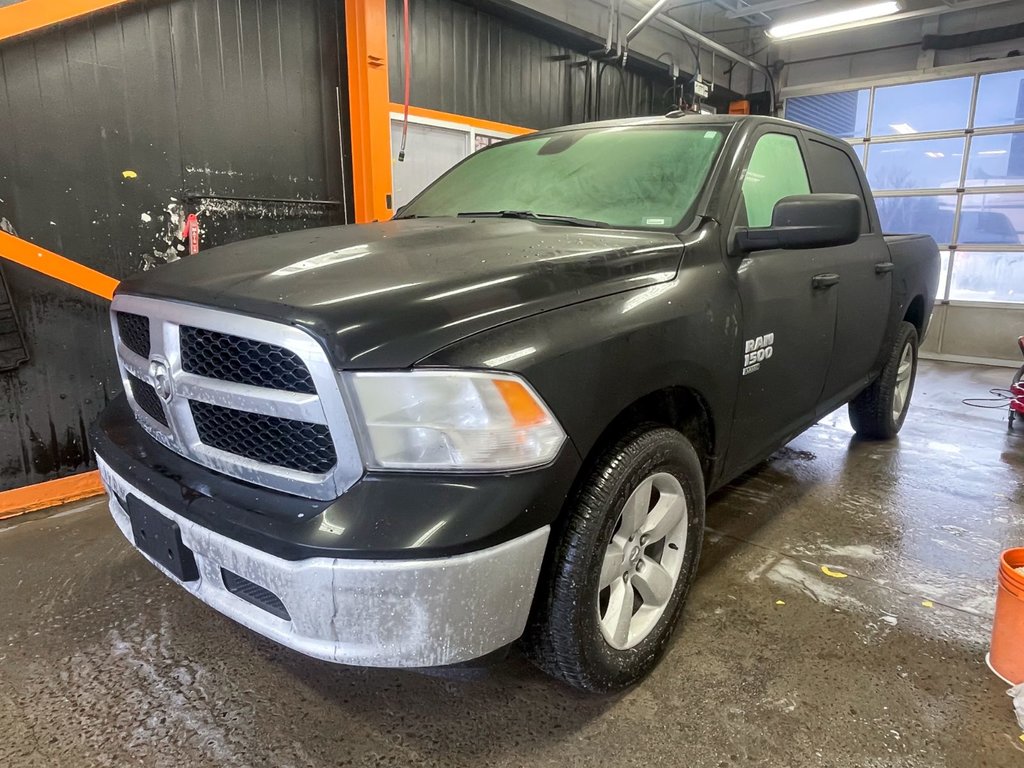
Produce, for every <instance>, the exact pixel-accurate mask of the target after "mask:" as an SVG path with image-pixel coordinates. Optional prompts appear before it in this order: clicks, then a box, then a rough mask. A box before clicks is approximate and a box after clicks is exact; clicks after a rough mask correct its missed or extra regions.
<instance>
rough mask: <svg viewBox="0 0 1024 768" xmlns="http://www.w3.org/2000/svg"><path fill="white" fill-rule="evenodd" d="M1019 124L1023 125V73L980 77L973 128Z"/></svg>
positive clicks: (999, 73) (1001, 73) (1000, 73)
mask: <svg viewBox="0 0 1024 768" xmlns="http://www.w3.org/2000/svg"><path fill="white" fill-rule="evenodd" d="M1021 123H1024V71H1021V70H1017V71H1016V72H998V73H993V74H991V75H982V77H981V82H980V83H979V85H978V106H977V108H976V109H975V112H974V125H975V127H978V128H984V127H986V126H992V125H1019V124H1021Z"/></svg>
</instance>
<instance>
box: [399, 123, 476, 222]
mask: <svg viewBox="0 0 1024 768" xmlns="http://www.w3.org/2000/svg"><path fill="white" fill-rule="evenodd" d="M401 146H402V121H401V120H392V121H391V156H392V158H394V164H393V166H392V185H393V187H394V196H395V200H394V203H395V208H398V207H400V206H403V205H405V204H406V203H408V202H409V201H410V200H412V199H413V198H414V197H416V195H418V194H419V193H420V192H421V191H423V189H424V187H426V186H427V185H428V184H429V183H430V182H432V181H433V180H434V179H436V178H437V177H438V176H440V175H441V174H442V173H444V172H445V171H447V170H448V169H449V168H451V167H452V166H453V165H455V164H456V163H457V162H459V160H461V159H462V158H464V157H465V156H466V155H468V154H469V133H468V132H466V131H456V130H451V129H449V128H440V127H437V126H433V125H419V124H417V123H409V136H408V140H407V141H406V143H405V160H404V162H401V163H400V162H398V150H399V148H400V147H401Z"/></svg>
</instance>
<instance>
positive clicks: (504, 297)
mask: <svg viewBox="0 0 1024 768" xmlns="http://www.w3.org/2000/svg"><path fill="white" fill-rule="evenodd" d="M682 249H683V245H682V243H681V242H680V240H679V239H678V238H677V237H675V236H674V235H672V234H669V233H658V232H637V231H622V230H611V229H591V228H583V227H568V226H560V225H552V224H541V223H535V222H531V221H525V220H518V219H493V218H480V219H465V218H464V219H453V218H431V219H402V220H397V221H388V222H380V223H374V224H361V225H350V226H343V227H325V228H322V229H308V230H300V231H297V232H289V233H286V234H281V235H272V236H269V237H261V238H257V239H253V240H244V241H240V242H237V243H232V244H231V245H225V246H221V247H219V248H212V249H210V250H209V251H206V252H204V253H202V254H200V255H198V256H191V257H188V258H184V259H182V260H180V261H177V262H174V263H173V264H169V265H167V266H164V267H160V268H158V269H156V270H153V271H150V272H145V273H142V274H140V275H137V276H135V277H132V278H129V279H128V280H125V281H124V282H123V283H122V284H121V286H120V287H119V289H118V292H119V293H131V294H136V295H143V296H152V297H156V298H164V299H171V300H174V301H182V302H188V303H193V304H199V305H204V306H211V307H215V308H218V309H222V310H227V311H233V312H239V313H241V314H247V315H253V316H258V317H263V318H267V319H270V320H277V321H282V322H287V323H290V324H292V325H296V326H300V327H305V328H306V329H308V330H309V331H311V332H312V333H313V334H314V335H316V336H317V337H318V338H319V339H320V340H321V341H322V342H323V344H324V345H325V347H326V348H327V350H328V352H329V354H330V355H331V357H332V358H333V360H334V362H335V363H336V364H338V365H339V366H345V367H348V368H370V367H389V368H390V367H405V366H408V365H412V364H413V363H415V362H416V361H417V360H419V359H421V358H423V357H424V356H425V355H428V354H430V353H431V352H434V351H436V350H438V349H441V348H442V347H444V346H447V345H448V344H451V343H453V342H455V341H458V340H459V339H462V338H465V337H467V336H470V335H472V334H474V333H478V332H480V331H483V330H487V329H488V328H492V327H495V326H498V325H501V324H503V323H507V322H510V321H512V320H517V319H520V318H523V317H527V316H529V315H532V314H536V313H538V312H544V311H547V310H550V309H555V308H557V307H560V306H565V305H567V304H572V303H576V302H579V301H586V300H588V299H594V298H598V297H600V296H605V295H608V294H611V293H616V292H619V291H624V290H630V289H634V288H643V287H645V286H649V285H652V284H655V283H659V282H665V281H668V280H671V279H672V278H673V277H674V276H675V273H676V271H677V269H678V266H679V261H680V257H681V254H682Z"/></svg>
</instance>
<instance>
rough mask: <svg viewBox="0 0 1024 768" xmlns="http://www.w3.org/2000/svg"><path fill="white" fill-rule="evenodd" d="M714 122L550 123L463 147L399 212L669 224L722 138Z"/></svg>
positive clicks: (695, 189) (682, 211) (691, 195)
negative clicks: (461, 155) (578, 126)
mask: <svg viewBox="0 0 1024 768" xmlns="http://www.w3.org/2000/svg"><path fill="white" fill-rule="evenodd" d="M723 137H724V129H722V128H720V127H718V126H708V125H702V126H693V127H690V128H687V127H682V126H680V127H675V126H672V127H650V128H646V127H637V128H620V127H615V128H603V129H593V128H590V129H583V130H570V131H560V132H558V133H555V134H547V135H542V136H535V137H531V136H528V137H526V138H524V139H518V140H515V141H506V142H502V143H500V144H496V145H494V146H493V147H488V148H487V149H483V150H481V151H479V152H477V153H475V154H473V155H470V157H468V158H467V159H466V160H465V161H464V162H462V163H461V164H459V165H457V166H456V167H455V168H453V169H452V170H451V171H449V172H448V173H447V174H445V175H444V176H442V177H441V178H440V179H438V180H437V181H436V182H434V183H433V184H432V185H431V186H429V187H427V189H425V190H424V191H423V193H422V194H421V195H420V196H419V197H417V198H416V199H415V200H414V201H413V202H412V203H410V204H409V206H408V207H406V209H405V210H404V211H403V212H402V215H403V216H456V215H458V214H460V213H466V212H473V211H506V210H513V211H523V210H528V211H533V212H534V213H538V214H548V215H553V216H573V217H576V218H581V219H593V220H596V221H601V222H605V223H607V224H610V225H612V226H616V227H652V228H658V229H671V228H674V227H675V226H677V225H678V223H679V222H680V220H681V219H683V218H684V217H685V216H687V214H688V212H689V211H690V209H691V208H692V207H693V204H694V201H695V200H696V199H697V195H698V194H700V191H701V189H703V187H704V182H705V181H706V180H707V177H708V173H709V171H710V170H711V165H712V163H713V162H714V160H715V157H716V156H717V155H718V150H719V148H720V147H721V146H722V139H723Z"/></svg>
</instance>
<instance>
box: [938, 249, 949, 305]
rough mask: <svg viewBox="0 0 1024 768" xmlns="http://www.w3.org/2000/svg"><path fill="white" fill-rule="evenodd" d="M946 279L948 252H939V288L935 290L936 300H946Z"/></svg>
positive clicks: (947, 275)
mask: <svg viewBox="0 0 1024 768" xmlns="http://www.w3.org/2000/svg"><path fill="white" fill-rule="evenodd" d="M947 277H949V251H939V287H938V288H936V289H935V298H936V299H945V298H946V278H947Z"/></svg>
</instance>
